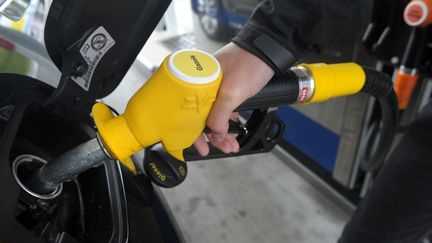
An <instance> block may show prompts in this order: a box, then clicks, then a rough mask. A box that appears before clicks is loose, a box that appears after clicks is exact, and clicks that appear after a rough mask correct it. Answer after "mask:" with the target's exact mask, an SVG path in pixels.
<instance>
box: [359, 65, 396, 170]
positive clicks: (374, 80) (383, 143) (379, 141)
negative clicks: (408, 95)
mask: <svg viewBox="0 0 432 243" xmlns="http://www.w3.org/2000/svg"><path fill="white" fill-rule="evenodd" d="M363 70H364V72H365V74H366V81H365V85H364V87H363V89H362V90H361V91H362V92H363V93H366V94H369V95H372V96H374V97H376V98H377V101H378V103H379V106H380V110H381V119H379V120H376V121H375V122H373V123H372V125H371V126H370V127H369V128H368V129H375V130H376V132H375V133H374V134H375V135H374V136H371V137H369V138H368V141H367V142H366V144H367V148H366V149H365V154H364V157H363V160H362V162H361V167H362V169H363V170H365V171H367V172H377V171H378V170H379V169H380V168H381V167H382V166H383V164H384V162H385V160H386V158H387V155H388V153H389V151H390V149H391V146H392V143H393V141H394V137H395V134H396V129H397V121H398V104H397V99H396V95H395V92H394V90H393V82H392V79H391V78H390V76H388V75H387V74H384V73H381V72H379V71H376V70H373V69H369V68H363Z"/></svg>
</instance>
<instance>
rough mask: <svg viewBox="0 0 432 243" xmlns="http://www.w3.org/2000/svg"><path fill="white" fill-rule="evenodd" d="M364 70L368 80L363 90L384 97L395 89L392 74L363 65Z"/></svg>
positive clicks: (377, 96)
mask: <svg viewBox="0 0 432 243" xmlns="http://www.w3.org/2000/svg"><path fill="white" fill-rule="evenodd" d="M363 70H364V72H365V74H366V81H365V85H364V86H363V88H362V89H361V92H363V93H366V94H370V95H372V96H374V97H376V98H382V97H385V96H387V95H389V94H390V92H392V91H393V82H392V79H391V78H390V76H388V75H387V74H385V73H382V72H379V71H377V70H373V69H370V68H367V67H363Z"/></svg>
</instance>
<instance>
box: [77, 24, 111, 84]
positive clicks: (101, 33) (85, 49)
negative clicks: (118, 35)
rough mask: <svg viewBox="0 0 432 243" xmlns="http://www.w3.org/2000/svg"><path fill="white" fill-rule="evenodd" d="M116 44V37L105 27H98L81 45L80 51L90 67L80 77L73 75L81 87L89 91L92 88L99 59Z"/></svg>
mask: <svg viewBox="0 0 432 243" xmlns="http://www.w3.org/2000/svg"><path fill="white" fill-rule="evenodd" d="M114 44H115V41H114V39H113V38H112V37H111V35H110V34H108V32H107V31H106V30H105V28H104V27H102V26H101V27H99V28H97V29H96V30H95V31H94V32H93V34H91V35H90V37H89V38H87V40H86V42H85V43H84V45H83V46H82V47H81V50H80V53H81V55H82V56H83V58H84V59H85V60H86V62H87V65H88V69H87V72H86V73H85V74H84V75H83V76H80V77H72V80H73V81H75V83H77V84H78V85H79V86H80V87H81V88H83V89H84V90H85V91H88V90H89V88H90V84H91V80H92V78H93V73H94V71H95V70H96V67H97V65H98V64H99V61H100V60H101V59H102V58H103V56H104V55H105V54H106V53H107V52H108V51H109V50H110V49H111V47H113V46H114Z"/></svg>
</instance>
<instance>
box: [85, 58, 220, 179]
mask: <svg viewBox="0 0 432 243" xmlns="http://www.w3.org/2000/svg"><path fill="white" fill-rule="evenodd" d="M221 80H222V70H221V68H220V65H219V63H218V61H217V60H216V59H215V58H214V57H213V56H212V55H210V54H208V53H205V52H202V51H198V50H182V51H178V52H175V53H173V54H171V55H170V56H168V57H167V58H165V60H164V62H163V63H162V65H161V66H160V67H159V69H158V70H157V71H156V72H155V73H154V75H153V76H152V77H151V78H150V80H148V81H147V82H146V83H145V84H144V85H143V86H142V87H141V89H140V90H139V91H138V92H137V93H136V94H135V95H134V96H133V97H132V98H131V99H130V100H129V103H128V105H127V107H126V111H125V113H124V114H122V115H119V116H117V117H114V116H113V114H112V112H111V110H110V109H109V108H108V107H107V106H106V105H104V104H102V103H97V104H96V105H94V107H93V111H92V113H93V118H94V121H95V123H96V126H97V128H98V131H99V135H100V138H101V140H102V143H103V144H104V146H105V147H106V149H107V150H108V152H109V153H110V154H111V156H112V157H113V158H115V159H118V160H120V161H121V162H122V163H123V164H124V165H125V166H126V167H127V168H128V169H130V170H131V171H135V167H134V165H133V163H132V162H131V160H130V156H131V155H133V154H134V153H136V152H138V151H140V150H142V149H143V148H145V147H148V146H151V145H153V144H156V143H159V142H161V143H162V144H163V146H164V148H165V150H166V151H167V152H168V153H170V154H171V155H172V156H174V157H175V158H177V159H178V160H181V161H184V158H183V150H184V149H186V148H188V147H190V146H191V145H192V144H193V142H194V141H195V139H196V138H197V137H198V136H199V135H200V133H201V132H202V131H203V130H204V127H205V121H206V119H207V116H208V114H209V112H210V110H211V108H212V106H213V103H214V101H215V99H216V95H217V92H218V90H219V85H220V82H221Z"/></svg>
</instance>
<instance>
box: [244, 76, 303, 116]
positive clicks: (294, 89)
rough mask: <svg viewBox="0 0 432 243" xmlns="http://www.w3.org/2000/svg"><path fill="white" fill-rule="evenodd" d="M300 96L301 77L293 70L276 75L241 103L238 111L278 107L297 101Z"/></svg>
mask: <svg viewBox="0 0 432 243" xmlns="http://www.w3.org/2000/svg"><path fill="white" fill-rule="evenodd" d="M298 96H299V77H298V76H297V75H296V74H295V72H294V71H293V70H288V71H287V72H285V73H282V74H278V75H276V76H274V77H273V78H272V79H271V80H270V81H269V82H268V83H267V85H266V86H265V87H264V88H263V89H262V90H261V91H260V92H258V94H256V95H255V96H253V97H251V98H249V99H248V100H246V101H245V102H243V104H241V105H240V106H239V107H238V108H237V109H236V111H242V110H253V109H259V108H268V107H278V106H281V105H289V104H293V103H296V101H297V98H298Z"/></svg>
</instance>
